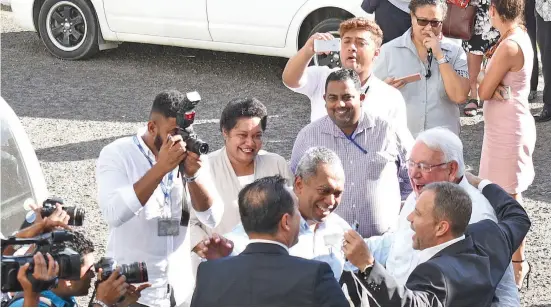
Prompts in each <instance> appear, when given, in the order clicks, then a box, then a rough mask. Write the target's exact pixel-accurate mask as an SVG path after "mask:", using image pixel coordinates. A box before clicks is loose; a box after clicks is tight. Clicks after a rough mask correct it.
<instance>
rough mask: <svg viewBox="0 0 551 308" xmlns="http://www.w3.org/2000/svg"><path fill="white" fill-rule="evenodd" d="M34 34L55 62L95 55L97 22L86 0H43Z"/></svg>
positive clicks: (97, 48) (96, 50)
mask: <svg viewBox="0 0 551 308" xmlns="http://www.w3.org/2000/svg"><path fill="white" fill-rule="evenodd" d="M38 30H39V32H40V37H41V38H42V42H44V45H46V48H47V49H48V51H49V52H50V53H52V54H53V55H54V56H56V57H58V58H61V59H66V60H79V59H85V58H88V57H91V56H93V55H94V54H96V53H97V52H98V51H99V47H98V26H97V21H96V18H95V15H94V12H93V11H92V7H91V4H89V3H88V2H87V1H86V0H63V1H59V0H46V1H45V2H44V4H43V5H42V7H41V8H40V14H39V15H38Z"/></svg>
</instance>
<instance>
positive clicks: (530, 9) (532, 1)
mask: <svg viewBox="0 0 551 308" xmlns="http://www.w3.org/2000/svg"><path fill="white" fill-rule="evenodd" d="M535 14H536V0H526V4H525V10H524V20H525V21H526V30H528V36H530V41H532V49H533V50H534V56H535V57H534V66H533V70H532V77H531V78H530V91H536V90H537V89H538V78H539V75H540V66H539V64H538V50H537V48H536V45H537V42H536V15H535Z"/></svg>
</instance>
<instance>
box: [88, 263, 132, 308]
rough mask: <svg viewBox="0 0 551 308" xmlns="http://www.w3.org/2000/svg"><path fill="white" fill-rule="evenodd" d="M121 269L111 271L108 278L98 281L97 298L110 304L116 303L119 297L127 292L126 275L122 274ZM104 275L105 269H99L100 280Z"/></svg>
mask: <svg viewBox="0 0 551 308" xmlns="http://www.w3.org/2000/svg"><path fill="white" fill-rule="evenodd" d="M119 271H120V270H119V269H118V268H117V269H116V270H115V271H113V272H112V273H111V275H110V276H109V278H107V279H106V280H100V281H98V286H97V288H96V299H97V300H98V301H101V302H103V303H104V304H106V305H108V306H113V305H115V304H116V303H117V302H118V301H119V299H120V298H121V297H122V296H124V295H125V294H126V291H127V289H128V286H129V285H128V283H127V282H126V277H125V276H124V275H120V273H119ZM103 277H104V273H103V269H102V268H100V269H99V275H98V280H99V279H101V278H103Z"/></svg>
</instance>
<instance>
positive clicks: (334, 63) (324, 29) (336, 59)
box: [308, 17, 343, 68]
mask: <svg viewBox="0 0 551 308" xmlns="http://www.w3.org/2000/svg"><path fill="white" fill-rule="evenodd" d="M342 21H343V19H340V18H335V17H333V18H329V19H325V20H323V21H322V22H320V23H318V24H317V25H316V26H315V27H314V28H312V30H311V31H310V34H309V35H308V37H311V36H312V35H314V34H315V33H331V34H332V35H333V36H334V37H335V38H338V37H340V35H339V26H340V24H341V22H342ZM313 64H314V65H317V66H329V67H330V68H334V67H340V66H341V59H340V55H339V53H338V52H331V53H330V54H328V55H317V54H316V55H315V56H314V59H313Z"/></svg>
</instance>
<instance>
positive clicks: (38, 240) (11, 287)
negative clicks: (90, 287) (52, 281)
mask: <svg viewBox="0 0 551 308" xmlns="http://www.w3.org/2000/svg"><path fill="white" fill-rule="evenodd" d="M72 238H73V234H72V233H71V232H69V231H66V230H63V231H53V232H50V233H45V234H42V235H40V236H38V237H34V238H28V239H17V238H14V237H10V238H8V239H7V240H2V250H3V248H4V247H5V246H6V245H20V244H35V245H36V246H37V248H36V250H35V253H36V252H39V251H40V252H41V253H42V254H43V255H44V257H45V258H46V253H49V254H50V255H51V256H52V257H53V259H54V260H55V261H57V263H58V265H59V274H58V278H59V279H65V280H79V279H80V267H81V264H82V263H81V260H80V255H79V254H78V253H77V252H76V251H74V250H72V249H70V248H67V247H64V248H58V247H56V244H59V243H63V242H65V241H69V240H72ZM33 256H34V253H33V254H30V255H24V256H19V257H15V256H4V255H2V271H1V276H2V282H1V290H2V292H18V291H22V290H23V288H22V287H21V284H20V283H19V280H18V279H17V273H18V272H19V268H20V267H21V266H23V265H25V264H26V263H29V264H30V266H29V269H28V270H27V276H28V277H29V281H31V283H33V289H35V287H36V288H38V289H37V290H35V291H44V290H47V289H49V288H51V287H54V285H47V284H38V282H37V281H36V280H35V279H34V278H33V277H32V273H33V271H34V260H33ZM47 263H48V259H47V258H46V264H47ZM35 284H36V285H35Z"/></svg>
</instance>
